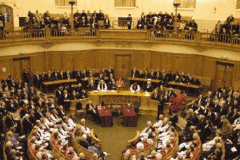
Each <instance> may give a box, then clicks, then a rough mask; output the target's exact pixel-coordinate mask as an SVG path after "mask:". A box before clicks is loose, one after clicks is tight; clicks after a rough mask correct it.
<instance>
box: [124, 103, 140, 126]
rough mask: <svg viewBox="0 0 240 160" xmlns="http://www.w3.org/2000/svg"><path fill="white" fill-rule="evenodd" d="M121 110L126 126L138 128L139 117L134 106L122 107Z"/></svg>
mask: <svg viewBox="0 0 240 160" xmlns="http://www.w3.org/2000/svg"><path fill="white" fill-rule="evenodd" d="M121 110H122V112H123V115H124V125H125V126H127V127H136V126H137V115H136V112H135V110H134V108H133V106H132V105H130V106H129V105H122V106H121Z"/></svg>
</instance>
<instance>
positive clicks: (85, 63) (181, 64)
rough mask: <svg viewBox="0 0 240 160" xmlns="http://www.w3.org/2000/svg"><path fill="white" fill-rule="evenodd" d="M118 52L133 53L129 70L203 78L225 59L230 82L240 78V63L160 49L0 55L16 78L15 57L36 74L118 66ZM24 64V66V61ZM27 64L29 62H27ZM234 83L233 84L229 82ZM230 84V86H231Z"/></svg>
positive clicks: (0, 63) (8, 72)
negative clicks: (25, 62)
mask: <svg viewBox="0 0 240 160" xmlns="http://www.w3.org/2000/svg"><path fill="white" fill-rule="evenodd" d="M118 55H121V56H124V55H130V56H131V62H130V63H129V64H130V66H128V69H129V70H131V68H133V67H136V68H138V69H141V70H145V69H155V70H157V69H159V70H162V69H165V71H167V72H168V71H172V72H175V71H178V72H184V73H191V74H192V75H195V76H200V77H201V78H206V79H207V80H208V81H209V79H212V78H213V79H215V77H216V76H215V73H216V61H224V62H226V63H233V64H234V69H233V72H232V74H230V75H228V77H231V78H232V80H231V79H230V80H229V81H231V82H235V81H240V74H239V72H240V62H236V61H231V60H222V59H217V58H210V57H206V56H202V55H189V54H176V53H174V54H171V53H161V52H157V51H155V52H154V51H138V50H124V49H119V50H104V49H102V50H86V51H68V52H61V51H59V52H57V51H50V52H44V53H34V54H29V55H27V54H26V55H16V56H6V57H1V58H0V76H1V77H7V76H9V75H11V74H12V75H13V76H14V77H16V78H17V79H19V78H21V77H19V74H18V72H20V71H19V70H18V69H19V64H18V63H13V58H24V57H27V56H28V57H30V62H31V63H30V66H31V68H30V71H31V72H32V73H33V74H34V73H36V72H37V71H38V72H45V71H48V70H54V69H56V70H61V69H63V70H72V69H74V68H76V69H87V68H90V69H92V68H98V69H101V68H108V67H113V68H115V69H116V66H118V65H117V64H116V57H117V56H118ZM23 66H25V65H24V64H23ZM26 66H27V65H26ZM3 67H5V68H6V72H4V73H3V72H2V68H3ZM230 84H231V83H230ZM230 84H229V85H230Z"/></svg>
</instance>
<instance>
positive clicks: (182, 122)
mask: <svg viewBox="0 0 240 160" xmlns="http://www.w3.org/2000/svg"><path fill="white" fill-rule="evenodd" d="M186 125H187V121H186V119H184V118H182V117H178V122H177V124H176V126H177V127H178V128H179V129H180V130H183V129H184V128H185V127H186Z"/></svg>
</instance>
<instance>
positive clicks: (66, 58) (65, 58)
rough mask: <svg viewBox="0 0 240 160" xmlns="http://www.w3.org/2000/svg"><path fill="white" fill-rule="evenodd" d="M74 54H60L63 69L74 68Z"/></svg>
mask: <svg viewBox="0 0 240 160" xmlns="http://www.w3.org/2000/svg"><path fill="white" fill-rule="evenodd" d="M74 63H75V55H74V53H64V54H62V65H61V66H62V68H63V69H64V70H70V71H71V70H73V69H74V68H75V65H74Z"/></svg>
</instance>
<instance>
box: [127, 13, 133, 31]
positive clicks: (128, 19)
mask: <svg viewBox="0 0 240 160" xmlns="http://www.w3.org/2000/svg"><path fill="white" fill-rule="evenodd" d="M127 25H128V29H131V28H132V16H131V14H128V17H127Z"/></svg>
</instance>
